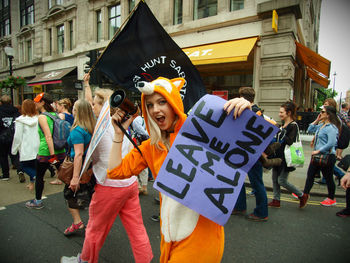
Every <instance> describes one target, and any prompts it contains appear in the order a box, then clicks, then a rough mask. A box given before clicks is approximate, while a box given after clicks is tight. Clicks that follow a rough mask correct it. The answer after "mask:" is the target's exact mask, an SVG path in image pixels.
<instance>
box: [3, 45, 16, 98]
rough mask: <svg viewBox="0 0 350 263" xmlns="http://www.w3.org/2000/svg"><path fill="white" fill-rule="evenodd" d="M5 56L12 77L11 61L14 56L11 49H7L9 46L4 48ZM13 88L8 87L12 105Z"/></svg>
mask: <svg viewBox="0 0 350 263" xmlns="http://www.w3.org/2000/svg"><path fill="white" fill-rule="evenodd" d="M5 54H6V56H7V57H8V58H9V62H10V63H9V68H10V76H12V60H13V55H14V50H13V48H12V47H9V46H7V47H5ZM13 88H14V87H10V91H11V101H12V104H13Z"/></svg>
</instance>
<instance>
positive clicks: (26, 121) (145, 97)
mask: <svg viewBox="0 0 350 263" xmlns="http://www.w3.org/2000/svg"><path fill="white" fill-rule="evenodd" d="M89 78H90V76H89V74H86V75H85V76H84V80H83V81H84V94H85V98H84V99H79V100H77V101H75V102H74V104H72V102H71V101H70V100H69V99H67V98H65V99H61V100H59V101H57V102H53V100H52V99H51V97H50V95H49V94H48V93H41V94H39V95H37V96H36V97H35V98H34V100H30V99H26V100H24V101H23V103H22V105H21V113H19V111H18V110H17V109H16V108H15V107H13V106H12V105H11V99H10V98H9V96H6V95H4V96H2V97H1V106H0V143H2V144H3V145H4V146H6V147H2V148H1V150H0V163H1V168H2V177H1V180H8V178H9V163H8V156H9V155H10V156H11V160H12V162H13V164H14V165H15V166H16V168H17V174H18V176H19V180H20V182H25V177H24V175H25V174H26V175H28V177H29V184H28V185H27V187H28V188H29V190H31V191H35V198H34V199H33V200H30V201H28V202H26V204H25V206H26V207H27V208H30V209H42V208H43V207H44V203H43V201H42V194H43V190H44V175H45V173H46V171H47V170H48V169H49V170H50V172H51V173H53V174H54V175H55V174H56V173H57V171H58V170H59V168H60V165H61V164H62V163H63V162H64V161H65V160H66V159H67V158H68V159H69V160H71V162H73V171H72V178H71V179H70V182H69V183H66V184H65V186H64V190H63V196H64V199H65V201H66V204H67V208H68V211H69V213H70V214H71V216H72V223H71V225H70V226H68V227H67V228H66V229H65V230H64V231H62V232H63V234H64V235H66V236H70V235H74V234H77V233H81V232H83V231H85V240H84V244H83V247H82V250H81V253H79V254H78V255H77V256H76V257H62V259H61V262H98V258H99V252H100V250H101V248H102V246H103V244H104V242H105V239H106V237H107V235H108V233H109V231H110V229H111V227H112V225H113V223H114V221H115V218H116V217H117V216H119V217H120V219H121V221H122V223H123V226H124V228H125V230H126V233H127V235H128V237H129V241H130V245H131V248H132V251H133V255H134V260H135V262H150V261H151V260H152V258H153V253H152V248H151V245H150V241H149V238H148V235H147V232H146V229H145V226H144V223H143V219H142V213H141V206H140V201H139V194H144V195H147V193H148V192H147V183H148V177H149V175H148V174H150V175H153V176H154V177H156V176H157V174H158V172H159V170H160V168H161V166H162V163H163V161H164V160H165V158H166V156H167V154H168V151H169V149H170V147H171V146H172V144H173V142H174V140H175V138H176V136H177V135H178V133H179V130H180V129H181V127H182V125H183V124H184V122H185V121H186V118H187V115H186V114H185V112H184V108H183V103H182V100H181V96H180V92H179V90H180V89H181V87H182V86H183V85H184V79H181V78H177V79H173V80H169V79H166V78H161V77H160V78H158V79H156V80H154V81H152V82H149V83H148V82H147V83H144V84H143V85H140V86H139V90H140V92H141V105H140V112H141V114H139V113H138V114H135V116H129V117H128V118H125V117H126V115H127V112H125V111H123V110H122V109H120V108H117V109H116V110H115V112H114V113H113V115H112V116H111V124H110V125H109V126H107V128H106V131H105V133H104V135H103V136H102V138H101V140H100V142H99V143H98V144H97V146H96V148H95V150H94V151H93V153H92V156H91V160H92V164H91V165H92V166H91V167H92V168H91V169H92V173H93V175H92V176H91V178H90V179H89V180H88V181H87V182H84V183H81V181H80V173H81V170H82V167H83V163H84V160H85V157H86V153H87V150H88V147H89V144H90V141H91V138H92V136H93V133H94V129H95V126H96V120H97V118H98V117H99V116H100V114H101V111H102V107H103V105H104V103H105V102H106V101H108V100H109V98H110V96H111V95H112V93H113V91H112V90H109V89H97V90H95V91H94V93H93V92H92V90H91V88H90V85H89ZM239 93H240V97H239V98H235V99H231V100H229V101H227V102H226V104H225V105H224V108H223V110H224V111H225V112H226V113H227V114H230V112H232V111H233V115H234V117H237V116H240V114H241V113H242V112H243V111H244V110H245V109H250V110H252V111H254V112H256V113H257V114H258V115H262V116H263V117H264V118H265V119H266V120H268V121H270V122H271V123H273V124H275V125H277V124H276V122H274V121H272V120H271V119H270V118H268V117H267V116H264V114H263V111H262V110H261V109H260V108H259V107H258V106H257V105H256V104H254V98H255V92H254V89H253V88H251V87H242V88H240V90H239ZM72 105H73V107H72ZM296 109H297V107H296V105H295V104H294V103H293V102H291V101H287V102H285V103H283V104H282V105H281V106H280V110H279V118H280V123H281V125H280V126H279V132H278V133H277V135H276V136H275V139H274V141H273V142H271V143H270V145H269V146H268V147H267V148H266V150H265V151H264V152H263V154H262V156H261V157H260V159H259V160H258V161H257V162H256V163H255V164H254V165H253V167H252V168H251V170H250V171H249V172H248V178H249V180H250V182H251V186H252V189H253V193H254V195H255V198H256V208H255V209H254V210H253V212H252V213H248V214H247V213H246V210H247V203H246V192H245V187H244V185H243V187H242V190H241V192H240V194H239V197H238V199H237V202H236V205H235V208H234V209H233V211H232V215H246V218H247V219H248V220H252V221H267V220H268V208H269V207H272V208H279V207H281V199H280V196H281V186H282V187H284V188H285V189H287V190H288V191H289V192H290V193H292V194H294V195H295V196H296V198H298V199H299V202H300V203H299V208H305V207H306V205H307V203H308V200H309V198H310V191H311V188H312V186H313V184H314V179H315V176H317V175H320V173H322V175H323V177H324V179H325V182H326V184H327V190H328V196H327V198H326V199H325V200H324V201H322V202H321V205H323V206H335V205H336V199H335V189H336V186H335V183H334V177H333V175H336V176H337V177H338V178H339V181H340V180H341V185H342V187H344V189H346V201H347V206H346V208H345V209H343V210H341V211H339V212H337V214H336V215H337V216H340V217H350V190H349V189H350V172H347V173H345V175H344V173H343V172H341V171H340V170H339V169H337V167H336V165H335V163H336V161H337V159H341V158H342V150H343V149H340V147H339V140H340V139H341V138H342V136H341V133H342V132H344V131H343V130H344V128H342V124H344V125H347V126H350V118H349V115H348V109H347V105H343V108H342V110H341V111H340V112H339V113H337V110H336V103H335V101H334V100H333V99H327V100H326V101H325V102H324V105H323V107H322V110H321V112H320V114H319V115H318V117H317V119H316V120H315V121H314V122H312V123H311V124H310V125H309V128H308V132H310V133H313V134H315V136H314V139H313V141H312V143H311V147H312V148H313V151H312V153H311V154H312V156H315V157H316V156H317V155H323V156H326V157H327V163H326V165H325V166H324V165H323V166H322V165H320V164H318V163H317V162H315V161H311V162H310V164H309V167H308V171H307V175H306V181H305V187H304V189H303V190H301V189H298V188H297V187H296V186H294V185H293V184H291V183H290V182H289V181H288V176H289V174H290V173H292V172H293V171H294V170H295V169H297V168H294V167H290V166H289V165H288V164H287V162H286V156H285V149H286V147H287V146H290V145H292V144H293V143H294V142H295V141H296V140H298V139H299V128H298V124H297V122H296ZM56 119H60V120H63V121H66V122H68V123H69V125H70V127H71V128H70V133H69V137H68V138H67V143H66V145H65V146H64V147H63V148H58V147H57V146H56V144H55V141H54V140H55V138H54V127H55V120H56ZM121 126H122V127H123V129H121ZM125 131H127V132H128V133H129V135H130V136H132V137H134V139H135V141H136V143H137V144H138V149H137V148H135V147H134V146H133V145H132V144H131V143H130V141H129V140H128V138H127V135H126V134H125ZM28 138H30V140H28ZM65 158H66V159H65ZM312 160H313V158H312ZM264 167H265V168H268V169H272V184H273V199H272V200H271V201H270V202H268V198H267V194H266V189H265V186H264V182H263V171H264V169H263V168H264ZM50 183H51V184H55V185H59V184H62V181H60V180H59V178H55V179H54V181H51V182H50ZM160 202H161V205H160V229H161V244H160V246H161V255H160V262H189V261H190V260H192V261H194V262H220V261H221V258H222V255H223V250H224V228H223V227H222V226H220V225H218V224H216V223H215V222H213V221H211V220H209V219H207V218H206V217H204V216H202V215H200V214H198V213H197V212H195V211H193V210H191V209H189V208H187V207H186V206H184V205H182V204H180V203H178V202H177V201H175V200H174V199H172V198H170V197H168V196H166V195H163V194H160ZM84 208H88V209H89V221H88V224H87V225H86V224H85V223H84V222H83V221H82V219H81V217H80V212H79V211H80V209H84ZM162 211H166V212H164V213H162Z"/></svg>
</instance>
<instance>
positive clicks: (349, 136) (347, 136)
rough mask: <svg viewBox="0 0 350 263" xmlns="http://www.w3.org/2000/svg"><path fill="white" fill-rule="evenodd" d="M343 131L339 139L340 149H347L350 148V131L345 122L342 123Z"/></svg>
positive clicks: (338, 146)
mask: <svg viewBox="0 0 350 263" xmlns="http://www.w3.org/2000/svg"><path fill="white" fill-rule="evenodd" d="M341 123H342V124H341V129H340V132H339V138H338V145H337V148H338V149H346V148H347V147H348V146H349V141H350V129H349V127H348V126H347V125H346V124H344V122H341Z"/></svg>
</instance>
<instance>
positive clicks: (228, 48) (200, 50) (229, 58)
mask: <svg viewBox="0 0 350 263" xmlns="http://www.w3.org/2000/svg"><path fill="white" fill-rule="evenodd" d="M257 39H258V38H257V37H252V38H246V39H239V40H232V41H227V42H220V43H214V44H208V45H202V46H196V47H189V48H184V49H183V51H184V52H185V53H186V54H187V56H188V57H189V58H190V60H191V61H192V63H193V64H194V65H205V64H218V63H229V62H239V61H247V60H248V56H249V54H250V52H251V51H252V49H253V47H254V45H255V43H256V41H257Z"/></svg>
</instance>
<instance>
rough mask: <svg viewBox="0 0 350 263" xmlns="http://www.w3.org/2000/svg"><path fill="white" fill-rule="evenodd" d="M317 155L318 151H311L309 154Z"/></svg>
mask: <svg viewBox="0 0 350 263" xmlns="http://www.w3.org/2000/svg"><path fill="white" fill-rule="evenodd" d="M319 153H320V151H319V150H317V151H312V152H311V155H315V154H319Z"/></svg>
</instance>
